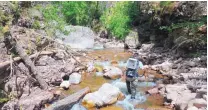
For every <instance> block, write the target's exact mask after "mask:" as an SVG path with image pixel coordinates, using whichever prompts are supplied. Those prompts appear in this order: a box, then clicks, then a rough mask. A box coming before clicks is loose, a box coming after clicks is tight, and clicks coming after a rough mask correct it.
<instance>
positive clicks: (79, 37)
mask: <svg viewBox="0 0 208 110" xmlns="http://www.w3.org/2000/svg"><path fill="white" fill-rule="evenodd" d="M65 30H66V31H69V32H70V33H69V34H68V35H64V34H63V33H62V32H60V31H56V36H57V37H58V39H60V40H62V41H63V43H64V44H67V45H70V47H71V48H76V49H87V48H93V46H94V38H95V35H94V33H93V31H92V30H91V29H90V28H88V27H83V26H72V25H70V26H65Z"/></svg>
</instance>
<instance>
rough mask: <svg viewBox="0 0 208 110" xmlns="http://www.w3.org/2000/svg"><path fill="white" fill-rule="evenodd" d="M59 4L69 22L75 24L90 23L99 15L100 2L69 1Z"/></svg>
mask: <svg viewBox="0 0 208 110" xmlns="http://www.w3.org/2000/svg"><path fill="white" fill-rule="evenodd" d="M59 4H61V7H62V9H61V10H62V12H63V14H64V16H65V17H66V20H67V22H68V23H70V24H73V25H90V24H91V22H92V21H93V18H95V16H97V15H98V2H87V1H67V2H61V3H59Z"/></svg>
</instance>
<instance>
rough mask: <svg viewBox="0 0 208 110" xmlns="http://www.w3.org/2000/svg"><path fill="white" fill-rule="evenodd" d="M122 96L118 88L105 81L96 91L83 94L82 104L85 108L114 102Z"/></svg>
mask: <svg viewBox="0 0 208 110" xmlns="http://www.w3.org/2000/svg"><path fill="white" fill-rule="evenodd" d="M121 96H124V95H123V94H122V93H121V91H120V90H119V88H117V87H115V86H113V85H111V84H109V83H105V84H103V85H102V86H101V87H100V88H99V90H98V91H95V92H93V93H89V94H87V95H85V97H84V98H83V100H82V104H83V106H85V107H86V108H92V107H95V106H96V107H101V106H104V105H110V104H113V103H115V102H116V101H117V100H118V99H119V97H121Z"/></svg>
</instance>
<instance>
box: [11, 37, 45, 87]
mask: <svg viewBox="0 0 208 110" xmlns="http://www.w3.org/2000/svg"><path fill="white" fill-rule="evenodd" d="M14 48H15V50H16V52H17V53H18V55H19V56H20V57H21V59H22V60H23V61H24V62H25V65H26V66H27V67H28V69H29V70H30V73H31V75H32V76H33V77H34V78H35V79H36V80H37V81H38V83H39V84H40V86H41V88H42V89H47V88H48V84H47V83H46V82H45V81H44V80H43V79H42V78H41V77H40V76H39V74H38V71H37V69H36V67H35V65H34V64H33V62H32V60H31V59H30V58H29V56H28V55H27V54H26V52H25V51H24V49H23V48H22V46H21V45H20V43H18V42H17V41H16V45H15V46H14Z"/></svg>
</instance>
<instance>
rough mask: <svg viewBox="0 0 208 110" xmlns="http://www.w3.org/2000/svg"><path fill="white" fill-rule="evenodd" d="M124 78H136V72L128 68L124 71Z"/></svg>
mask: <svg viewBox="0 0 208 110" xmlns="http://www.w3.org/2000/svg"><path fill="white" fill-rule="evenodd" d="M126 76H127V77H129V78H133V77H136V70H135V69H131V68H128V69H127V70H126Z"/></svg>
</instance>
